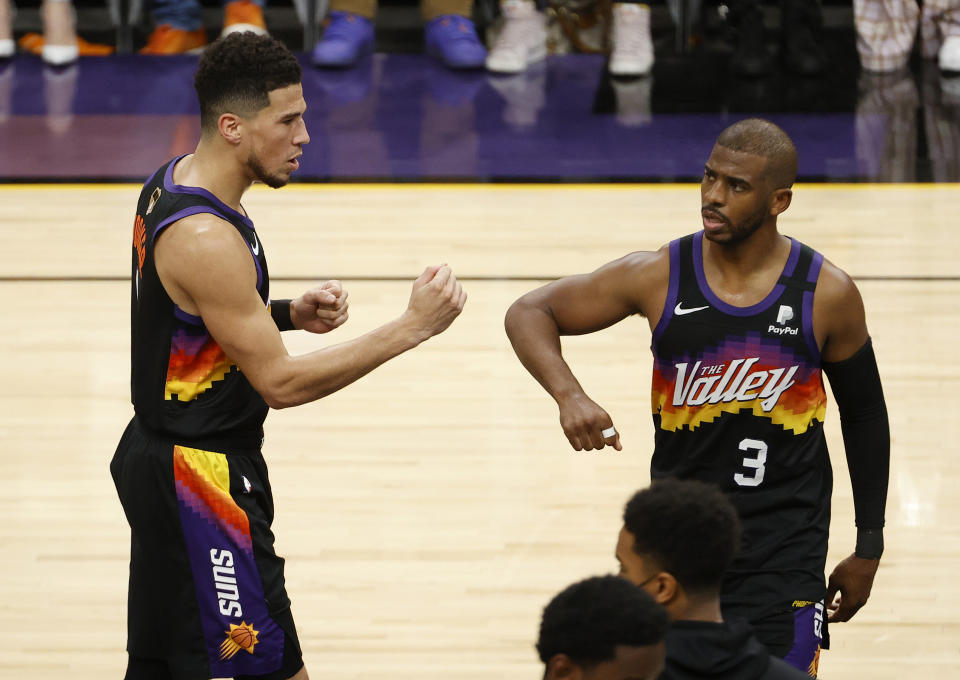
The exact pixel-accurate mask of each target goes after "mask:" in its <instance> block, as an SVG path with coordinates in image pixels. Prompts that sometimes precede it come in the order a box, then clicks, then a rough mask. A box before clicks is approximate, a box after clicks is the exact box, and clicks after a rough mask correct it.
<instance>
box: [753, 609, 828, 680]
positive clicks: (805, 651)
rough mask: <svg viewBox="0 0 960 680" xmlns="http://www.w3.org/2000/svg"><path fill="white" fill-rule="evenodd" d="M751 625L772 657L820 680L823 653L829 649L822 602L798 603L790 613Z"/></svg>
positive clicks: (783, 613)
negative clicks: (819, 668)
mask: <svg viewBox="0 0 960 680" xmlns="http://www.w3.org/2000/svg"><path fill="white" fill-rule="evenodd" d="M750 623H751V625H752V626H753V630H754V632H755V633H756V635H757V639H758V640H760V642H762V643H763V644H764V645H766V647H767V648H768V649H769V650H770V653H771V654H774V655H775V656H779V657H781V658H782V659H783V660H784V661H785V662H787V663H788V664H790V665H791V666H793V667H794V668H797V669H799V670H801V671H803V672H805V673H807V674H808V675H810V677H812V678H815V677H817V670H818V666H819V663H820V650H821V649H829V647H830V636H829V633H828V631H827V616H826V611H825V610H824V607H823V600H821V601H820V602H810V601H808V600H795V601H794V602H792V603H791V605H790V608H789V609H784V610H782V611H780V612H778V613H777V614H775V615H773V616H769V617H766V618H764V619H761V620H759V621H751V622H750Z"/></svg>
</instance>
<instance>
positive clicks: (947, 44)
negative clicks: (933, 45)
mask: <svg viewBox="0 0 960 680" xmlns="http://www.w3.org/2000/svg"><path fill="white" fill-rule="evenodd" d="M940 70H941V71H960V35H951V36H949V37H948V38H947V39H946V40H944V41H943V44H942V45H941V46H940Z"/></svg>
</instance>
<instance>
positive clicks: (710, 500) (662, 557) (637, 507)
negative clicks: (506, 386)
mask: <svg viewBox="0 0 960 680" xmlns="http://www.w3.org/2000/svg"><path fill="white" fill-rule="evenodd" d="M623 524H624V526H625V527H626V529H627V531H629V532H630V533H631V534H633V537H634V544H633V551H634V552H635V553H637V554H638V555H643V556H646V557H649V558H650V559H652V560H653V561H654V562H655V563H656V565H657V566H659V567H660V568H661V569H663V570H664V571H667V572H669V573H670V574H672V575H673V577H674V578H675V579H677V581H678V582H679V583H680V585H681V586H683V588H684V590H686V591H688V592H691V593H697V592H706V591H716V590H719V589H720V582H721V580H722V579H723V573H724V572H725V571H726V570H727V567H729V566H730V563H731V562H732V561H733V557H734V555H735V554H736V552H737V549H738V548H739V546H740V532H741V529H740V518H739V517H738V516H737V511H736V509H735V508H734V507H733V504H732V503H731V502H730V500H729V499H728V498H727V497H726V496H725V495H724V494H723V493H722V492H721V491H720V489H718V488H717V487H716V486H714V485H712V484H705V483H703V482H698V481H694V480H679V479H662V480H658V481H656V482H654V483H653V484H652V485H650V486H649V487H647V488H646V489H643V490H641V491H638V492H637V493H636V494H634V496H633V498H631V499H630V500H629V501H628V502H627V506H626V508H624V511H623Z"/></svg>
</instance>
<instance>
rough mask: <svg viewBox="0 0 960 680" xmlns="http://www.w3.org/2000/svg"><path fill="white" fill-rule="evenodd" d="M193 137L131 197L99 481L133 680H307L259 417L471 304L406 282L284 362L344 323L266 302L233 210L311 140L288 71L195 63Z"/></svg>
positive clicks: (443, 274) (381, 356) (267, 51)
mask: <svg viewBox="0 0 960 680" xmlns="http://www.w3.org/2000/svg"><path fill="white" fill-rule="evenodd" d="M195 86H196V90H197V95H198V98H199V101H200V110H201V127H202V133H201V138H200V142H199V144H198V145H197V149H196V152H195V153H193V154H190V155H186V156H182V157H179V158H175V159H173V160H172V161H170V162H169V163H167V164H166V165H164V166H162V167H161V168H160V169H159V170H157V171H156V172H155V173H154V175H153V176H152V177H151V178H150V179H149V180H148V181H147V183H146V184H145V185H144V188H143V191H142V193H141V195H140V201H139V203H138V204H137V213H136V218H135V221H134V237H133V241H134V242H133V255H132V258H133V262H132V268H133V282H132V283H133V285H132V295H131V298H132V300H131V302H132V315H131V322H132V347H131V349H132V379H131V389H132V401H133V405H134V410H135V413H136V415H135V416H134V417H133V419H132V420H131V422H130V424H129V425H128V426H127V429H126V431H125V432H124V434H123V437H122V439H121V441H120V443H119V445H118V447H117V451H116V454H115V455H114V458H113V461H112V462H111V465H110V470H111V474H112V475H113V479H114V482H115V484H116V487H117V492H118V494H119V496H120V501H121V503H122V505H123V509H124V512H125V514H126V516H127V520H128V522H129V524H130V528H131V538H132V540H131V556H130V583H129V595H128V626H127V627H128V638H127V651H128V654H129V659H128V666H127V672H126V678H128V679H129V680H154V679H158V680H159V679H168V678H170V679H177V680H181V679H182V680H201V679H206V678H211V677H217V678H220V677H232V678H244V679H245V678H261V679H264V680H287V679H288V678H296V680H304V679H305V678H307V672H306V669H305V668H304V666H303V661H302V658H301V652H300V645H299V642H298V639H297V633H296V628H295V626H294V622H293V616H292V614H291V611H290V600H289V599H288V597H287V593H286V589H285V586H284V578H283V560H282V559H281V558H280V557H278V556H277V554H276V553H275V551H274V548H273V534H272V533H271V530H270V525H271V523H272V521H273V498H272V495H271V489H270V482H269V479H268V477H267V468H266V464H265V462H264V458H263V456H262V454H261V446H262V443H263V422H264V419H265V417H266V415H267V411H268V409H269V408H271V407H272V408H286V407H289V406H296V405H299V404H304V403H307V402H310V401H313V400H316V399H320V398H322V397H324V396H326V395H328V394H330V393H332V392H335V391H337V390H339V389H341V388H343V387H345V386H347V385H349V384H350V383H352V382H353V381H355V380H357V379H358V378H360V377H361V376H363V375H365V374H366V373H368V372H369V371H371V370H373V369H374V368H376V367H377V366H379V365H380V364H382V363H384V362H385V361H388V360H389V359H391V358H393V357H395V356H397V355H398V354H401V353H402V352H405V351H407V350H409V349H412V348H413V347H416V346H417V345H419V344H420V343H421V342H423V341H425V340H427V339H428V338H430V337H431V336H433V335H436V334H437V333H440V332H442V331H444V330H445V329H446V328H447V327H448V326H449V325H450V324H451V323H452V322H453V320H454V319H455V318H456V317H457V315H458V314H459V313H460V311H461V310H462V308H463V305H464V302H465V301H466V294H465V293H464V291H463V290H462V289H461V287H460V284H459V283H458V282H457V280H456V278H455V277H454V275H453V273H452V272H451V271H450V268H449V267H447V266H445V265H444V266H432V267H428V268H427V270H426V271H424V272H423V274H422V275H421V276H420V277H419V278H418V279H417V280H416V281H414V283H413V291H412V293H411V296H410V301H409V305H408V307H407V309H406V310H405V311H404V312H403V313H402V314H401V315H400V316H399V317H397V318H396V319H395V320H393V321H390V322H389V323H386V324H384V325H383V326H381V327H379V328H377V329H375V330H373V331H371V332H369V333H367V334H366V335H363V336H361V337H358V338H355V339H353V340H349V341H347V342H344V343H342V344H339V345H334V346H331V347H327V348H325V349H321V350H318V351H315V352H311V353H309V354H304V355H299V356H291V355H290V354H288V353H287V351H286V349H285V347H284V344H283V341H282V340H281V337H280V332H281V331H285V330H293V329H301V330H305V331H309V332H311V333H326V332H328V331H332V330H334V329H335V328H338V327H339V326H340V325H342V324H343V323H344V322H345V321H346V320H347V308H348V305H347V293H346V291H344V290H343V288H342V286H341V285H340V283H339V282H338V281H327V282H326V283H324V284H323V285H321V286H319V287H317V288H314V289H312V290H309V291H307V292H306V293H304V294H303V295H302V296H300V297H299V298H297V299H295V300H271V299H270V292H269V283H270V280H269V275H268V272H267V261H266V256H265V254H264V244H263V242H262V239H261V236H260V234H259V232H257V231H256V230H255V229H254V226H253V222H252V221H251V219H250V216H249V215H248V214H247V213H246V211H245V210H244V208H243V206H242V205H241V197H242V196H243V194H244V192H245V191H246V190H247V189H248V188H249V187H250V185H251V184H252V183H253V182H255V181H260V182H263V183H265V184H267V185H269V186H271V187H275V188H276V187H281V186H283V185H284V184H286V183H287V182H288V181H289V179H290V175H291V173H293V172H294V171H295V170H296V169H297V167H298V164H299V160H298V159H299V158H300V156H301V154H302V151H303V146H304V145H305V144H307V143H308V142H309V141H310V138H309V136H308V134H307V130H306V125H305V123H304V119H303V113H304V110H305V109H306V104H305V102H304V99H303V91H302V89H301V85H300V66H299V65H298V63H297V61H296V59H295V58H294V57H293V55H292V54H291V53H290V52H289V51H288V50H287V49H286V48H285V47H284V46H283V45H282V44H280V43H279V42H277V41H275V40H273V39H272V38H270V37H268V36H256V35H254V34H252V33H236V34H233V35H230V36H228V37H226V38H224V39H222V40H219V41H217V42H216V43H214V44H212V45H211V46H210V47H208V48H207V50H206V52H205V53H204V55H203V56H202V57H201V59H200V62H199V65H198V68H197V73H196V78H195Z"/></svg>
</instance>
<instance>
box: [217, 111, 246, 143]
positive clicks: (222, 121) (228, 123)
mask: <svg viewBox="0 0 960 680" xmlns="http://www.w3.org/2000/svg"><path fill="white" fill-rule="evenodd" d="M242 126H243V119H241V118H240V116H238V115H237V114H235V113H221V114H220V118H218V119H217V130H219V132H220V136H221V137H223V138H224V139H225V140H227V142H228V143H230V144H233V145H236V144H239V143H240V142H241V140H242V138H243V135H242V134H241V131H242Z"/></svg>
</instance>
